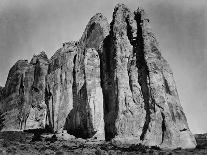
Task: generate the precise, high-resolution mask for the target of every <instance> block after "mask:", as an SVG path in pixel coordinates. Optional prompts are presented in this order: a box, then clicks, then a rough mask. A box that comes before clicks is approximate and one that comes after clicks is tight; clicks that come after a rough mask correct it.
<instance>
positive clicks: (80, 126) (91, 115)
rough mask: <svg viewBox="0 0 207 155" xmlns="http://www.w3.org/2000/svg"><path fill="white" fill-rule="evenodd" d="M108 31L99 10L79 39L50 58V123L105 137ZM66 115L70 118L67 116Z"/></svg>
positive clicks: (56, 128)
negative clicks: (103, 73)
mask: <svg viewBox="0 0 207 155" xmlns="http://www.w3.org/2000/svg"><path fill="white" fill-rule="evenodd" d="M107 32H109V24H108V22H107V20H106V18H105V17H103V16H102V15H101V14H96V15H95V16H94V17H92V18H91V20H90V21H89V23H88V25H87V26H86V29H85V32H84V33H83V36H82V37H81V39H80V41H79V42H70V43H66V44H64V45H63V48H61V49H60V50H58V51H57V52H56V53H55V55H54V56H53V57H52V58H51V62H50V66H49V72H48V76H47V83H48V84H47V89H46V94H47V95H46V96H47V97H46V100H47V105H48V108H49V110H48V118H49V122H48V123H49V124H50V126H51V127H52V129H53V131H54V132H61V131H62V130H63V129H66V130H68V133H69V134H73V135H75V136H77V137H82V138H98V139H105V133H104V120H103V117H104V116H103V113H104V112H103V95H102V89H101V78H100V59H99V54H98V52H97V51H96V49H97V50H99V51H101V48H102V44H103V40H104V38H105V37H106V35H107V34H108V33H107ZM66 118H67V119H66Z"/></svg>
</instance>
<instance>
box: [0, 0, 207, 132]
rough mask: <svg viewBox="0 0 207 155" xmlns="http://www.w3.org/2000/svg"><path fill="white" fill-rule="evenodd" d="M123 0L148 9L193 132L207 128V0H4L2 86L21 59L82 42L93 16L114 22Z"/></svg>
mask: <svg viewBox="0 0 207 155" xmlns="http://www.w3.org/2000/svg"><path fill="white" fill-rule="evenodd" d="M118 2H124V3H125V4H126V5H127V6H128V7H129V8H131V9H134V10H135V9H136V8H137V7H138V6H141V7H142V8H144V9H145V10H146V12H147V14H148V15H149V18H150V21H151V27H152V29H153V31H154V32H155V34H156V37H157V38H158V41H159V43H160V48H161V50H162V51H161V52H162V55H163V56H164V57H165V58H166V59H167V60H168V62H169V64H170V65H171V68H172V70H173V71H174V77H175V81H176V84H177V88H178V92H179V96H180V100H181V104H182V106H183V108H184V112H185V113H186V116H187V119H188V123H189V126H190V129H191V131H192V132H193V133H204V132H207V51H206V49H207V11H206V10H207V9H206V8H207V1H206V0H1V1H0V85H1V86H4V84H5V81H6V78H7V75H8V72H9V69H10V68H11V67H12V65H13V64H14V63H15V62H16V61H17V60H19V59H31V57H32V56H33V54H38V53H39V52H41V51H43V50H44V51H46V53H47V54H48V56H49V57H51V56H52V55H53V54H54V52H55V51H56V50H57V49H58V48H60V47H61V46H62V43H63V42H67V41H73V40H78V39H79V38H80V37H81V35H82V33H83V31H84V29H85V26H86V24H87V23H88V21H89V19H90V18H91V17H92V16H93V15H94V14H96V13H98V12H101V13H103V15H105V16H106V17H107V18H108V20H109V22H110V21H111V17H112V12H113V8H114V6H115V5H116V4H117V3H118Z"/></svg>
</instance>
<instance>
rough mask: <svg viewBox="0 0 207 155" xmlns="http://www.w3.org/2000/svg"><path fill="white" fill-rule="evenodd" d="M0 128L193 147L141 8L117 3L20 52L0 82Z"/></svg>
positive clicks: (118, 142)
mask: <svg viewBox="0 0 207 155" xmlns="http://www.w3.org/2000/svg"><path fill="white" fill-rule="evenodd" d="M0 111H1V131H14V130H15V131H18V130H20V131H22V130H29V129H45V128H47V129H49V130H50V131H51V132H52V133H61V132H63V131H65V130H66V131H67V133H68V134H70V135H73V136H75V137H80V138H85V139H97V140H107V141H108V140H111V142H113V143H114V144H115V145H125V144H129V145H130V144H139V143H141V144H143V145H146V146H159V147H160V148H167V149H174V148H178V147H180V148H195V146H196V141H195V138H194V136H193V135H192V133H191V131H190V130H189V127H188V124H187V120H186V116H185V114H184V112H183V109H182V107H181V104H180V101H179V97H178V93H177V89H176V85H175V81H174V78H173V73H172V70H171V69H170V67H169V64H168V63H167V61H166V60H165V59H164V58H163V57H162V56H161V53H160V50H159V45H158V41H157V40H156V38H155V35H154V34H153V33H152V31H151V28H150V26H149V19H148V17H147V16H146V14H145V12H144V10H142V9H140V8H138V9H137V10H136V11H134V12H131V11H130V10H129V9H128V8H127V7H126V6H125V5H123V4H118V5H116V7H115V9H114V12H113V18H112V22H111V24H110V25H109V23H108V21H107V19H106V18H105V17H104V16H103V15H102V14H100V13H98V14H96V15H95V16H93V17H92V18H91V19H90V21H89V23H88V25H87V26H86V29H85V31H84V33H83V35H82V37H81V38H80V40H79V41H74V42H67V43H64V44H63V47H62V48H60V49H59V50H57V51H56V52H55V54H54V55H53V56H52V57H51V58H50V59H48V58H47V55H46V54H45V52H41V53H40V54H39V55H34V56H33V58H32V59H31V61H30V62H29V61H27V60H19V61H17V62H16V63H15V65H14V66H13V67H12V68H11V69H10V71H9V74H8V78H7V81H6V84H5V87H0Z"/></svg>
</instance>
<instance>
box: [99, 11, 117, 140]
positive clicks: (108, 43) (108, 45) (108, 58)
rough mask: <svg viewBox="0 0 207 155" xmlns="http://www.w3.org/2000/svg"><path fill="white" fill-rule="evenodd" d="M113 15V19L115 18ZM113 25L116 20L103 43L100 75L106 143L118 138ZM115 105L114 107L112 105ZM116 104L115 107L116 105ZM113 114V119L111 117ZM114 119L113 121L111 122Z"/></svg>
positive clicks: (112, 23)
mask: <svg viewBox="0 0 207 155" xmlns="http://www.w3.org/2000/svg"><path fill="white" fill-rule="evenodd" d="M114 16H115V13H114V14H113V19H114V18H115V17H114ZM113 25H114V20H112V22H111V23H110V31H109V35H108V36H106V37H105V39H104V41H103V52H102V53H101V54H100V75H101V88H102V92H103V108H104V125H105V126H104V130H105V139H106V141H109V140H111V139H112V138H114V137H115V136H116V134H117V133H116V132H117V131H116V126H115V120H116V118H117V116H118V105H117V102H116V99H114V98H113V97H115V89H116V88H115V81H114V73H113V72H114V67H115V64H114V63H115V62H113V61H115V60H113V57H114V51H113V50H114V49H113V44H112V42H113V40H114V38H113V37H114V34H113ZM112 104H113V105H112ZM114 104H115V105H114ZM112 113H113V118H109V115H111V114H112ZM109 119H112V120H109Z"/></svg>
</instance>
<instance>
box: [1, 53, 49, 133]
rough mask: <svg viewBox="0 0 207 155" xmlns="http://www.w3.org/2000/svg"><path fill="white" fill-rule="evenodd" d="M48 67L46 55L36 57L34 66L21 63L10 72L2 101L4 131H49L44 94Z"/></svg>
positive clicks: (33, 59)
mask: <svg viewBox="0 0 207 155" xmlns="http://www.w3.org/2000/svg"><path fill="white" fill-rule="evenodd" d="M47 66H48V59H47V56H46V54H45V53H44V52H42V53H41V54H40V55H37V56H34V57H33V58H32V60H31V62H30V63H29V62H28V61H27V60H19V61H18V62H16V63H15V65H14V66H13V67H12V68H11V69H10V71H9V75H8V78H7V82H6V85H5V87H4V88H3V96H2V99H1V111H2V113H3V115H4V122H3V123H4V127H3V129H2V130H25V129H36V128H44V127H45V118H46V106H45V103H44V99H45V97H44V90H45V75H46V74H47Z"/></svg>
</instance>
